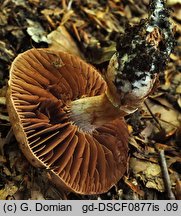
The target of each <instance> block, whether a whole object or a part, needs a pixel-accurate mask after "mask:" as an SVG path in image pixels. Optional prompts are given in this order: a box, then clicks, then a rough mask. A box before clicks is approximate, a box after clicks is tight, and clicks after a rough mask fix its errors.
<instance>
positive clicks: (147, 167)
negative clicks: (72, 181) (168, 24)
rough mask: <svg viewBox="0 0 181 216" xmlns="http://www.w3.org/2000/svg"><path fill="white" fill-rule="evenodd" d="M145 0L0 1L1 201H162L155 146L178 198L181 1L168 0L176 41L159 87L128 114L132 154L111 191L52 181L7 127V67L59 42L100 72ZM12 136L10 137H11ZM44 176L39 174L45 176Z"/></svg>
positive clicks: (140, 12)
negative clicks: (90, 192) (69, 188)
mask: <svg viewBox="0 0 181 216" xmlns="http://www.w3.org/2000/svg"><path fill="white" fill-rule="evenodd" d="M148 3H149V1H148V0H135V1H132V0H130V1H116V0H110V1H95V0H93V1H82V0H76V1H68V0H62V1H56V0H50V1H43V0H28V1H25V0H18V1H14V0H7V1H3V2H0V6H1V10H0V23H1V24H0V25H1V29H0V53H1V55H0V199H149V198H151V199H167V191H166V190H165V184H164V179H163V173H162V170H161V163H160V157H159V151H160V150H164V153H165V159H166V162H167V167H168V172H169V176H170V180H171V189H172V191H173V193H174V195H175V198H176V199H181V192H180V191H181V189H180V188H181V186H180V185H181V183H180V175H181V172H180V170H181V159H180V158H181V157H180V156H181V151H180V147H181V112H180V111H181V96H180V94H181V73H180V68H181V64H180V63H181V59H180V45H179V44H180V42H181V37H180V34H181V24H180V18H179V17H180V11H181V10H180V8H181V7H180V6H181V2H180V0H169V1H168V5H169V6H170V7H171V8H172V9H173V10H174V11H173V12H172V18H171V19H172V22H173V23H174V25H175V26H176V28H175V37H176V39H177V41H178V44H177V47H176V49H175V51H174V53H173V54H172V55H171V60H170V63H169V64H168V66H167V69H166V70H165V71H164V72H163V73H162V74H161V76H160V84H159V87H158V89H157V90H156V91H155V92H154V94H153V95H151V96H150V97H149V98H148V99H147V101H146V104H145V105H143V106H142V107H141V108H140V109H139V110H138V111H137V112H136V113H134V114H132V115H130V116H127V117H126V121H127V123H128V125H129V130H130V134H131V137H130V142H129V147H130V160H129V166H128V171H127V173H126V175H125V176H124V178H123V179H121V180H120V181H119V182H118V184H117V185H115V186H114V187H113V188H112V189H111V190H110V191H109V192H107V193H105V194H101V195H94V196H83V195H78V194H74V193H69V194H67V193H64V192H62V191H60V190H59V189H57V188H56V187H54V186H53V185H51V184H50V183H49V182H48V180H45V179H48V171H47V170H38V169H35V168H34V167H32V166H31V165H30V164H29V163H28V162H27V160H26V159H25V158H24V156H23V155H22V153H21V151H20V150H19V148H18V144H17V142H16V140H15V138H14V136H13V133H12V132H11V133H9V132H10V123H9V118H8V114H7V110H6V100H5V95H6V86H7V80H8V74H9V68H10V65H11V62H12V61H13V59H14V58H15V57H16V55H18V53H20V52H23V51H25V50H28V49H30V48H32V47H46V48H56V49H59V50H63V51H66V52H70V53H73V54H75V55H78V56H80V57H81V58H84V59H85V60H86V61H87V62H89V63H91V64H93V65H94V66H95V67H97V68H98V69H99V71H100V72H102V73H104V70H106V66H107V63H108V61H109V60H110V58H111V56H112V55H113V53H114V52H115V47H116V42H117V40H118V38H119V35H120V34H122V33H124V29H125V27H126V26H127V25H128V24H129V25H133V24H135V23H138V22H139V21H140V19H142V18H145V17H146V15H147V7H148ZM8 133H9V134H11V135H8ZM42 176H43V177H42Z"/></svg>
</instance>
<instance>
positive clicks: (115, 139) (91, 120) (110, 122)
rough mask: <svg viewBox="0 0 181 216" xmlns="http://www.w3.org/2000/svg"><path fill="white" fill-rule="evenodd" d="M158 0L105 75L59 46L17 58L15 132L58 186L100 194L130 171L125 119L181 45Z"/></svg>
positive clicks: (11, 102) (11, 99)
mask: <svg viewBox="0 0 181 216" xmlns="http://www.w3.org/2000/svg"><path fill="white" fill-rule="evenodd" d="M153 2H154V1H153ZM158 2H161V3H160V4H153V3H152V4H151V8H152V9H151V10H152V13H151V14H150V17H149V19H148V20H147V21H145V22H144V23H140V26H139V27H138V26H137V27H133V28H132V29H131V30H128V32H127V33H126V34H125V35H124V36H123V37H122V38H121V39H120V44H119V46H118V48H117V50H118V51H117V52H116V54H115V55H114V56H113V57H112V59H111V61H110V64H109V66H108V71H107V74H106V76H105V80H104V79H103V78H102V77H101V75H100V74H99V73H98V71H96V70H95V69H94V68H93V67H92V66H91V65H89V64H87V63H85V62H84V61H83V60H81V59H80V58H78V57H76V56H73V55H70V54H67V53H63V52H57V51H54V50H48V49H31V50H29V51H26V52H24V53H23V54H20V55H18V57H17V58H16V59H15V60H14V62H13V64H12V66H11V70H10V80H9V89H8V94H7V106H8V112H9V116H10V121H11V122H12V127H13V130H14V133H15V136H16V138H17V140H18V142H19V143H20V147H21V149H22V151H23V153H24V154H25V156H26V157H27V159H28V160H29V161H30V162H31V163H32V164H33V165H34V166H36V167H45V168H47V169H49V170H50V174H51V178H52V181H53V182H54V183H55V184H56V185H60V186H61V187H64V188H65V189H68V190H71V191H74V192H77V193H81V194H98V193H103V192H106V191H107V190H108V189H109V188H111V186H112V185H114V184H115V183H116V182H117V181H118V180H119V179H120V178H121V177H122V175H123V174H124V173H125V171H126V167H127V166H126V165H127V158H128V138H129V134H128V130H127V126H126V123H125V122H124V119H123V117H124V116H125V115H126V114H129V113H131V112H134V111H135V110H136V109H137V108H138V106H139V105H140V104H141V103H142V102H143V101H144V100H145V99H146V98H147V96H148V95H149V94H150V93H151V91H152V89H153V88H154V85H155V82H156V79H157V73H158V72H159V71H160V70H162V69H163V66H165V62H166V61H167V59H168V56H169V54H170V52H171V50H172V47H173V43H172V41H171V40H172V34H171V28H170V23H169V22H168V19H167V18H168V17H166V18H165V19H164V22H166V23H167V26H164V27H161V26H160V24H159V22H157V21H158V20H157V21H154V20H155V19H154V18H155V17H153V14H154V16H158V13H155V11H156V12H158V11H159V10H160V11H162V10H165V5H164V3H163V2H162V1H158ZM158 8H159V10H158ZM155 14H156V15H155ZM162 15H163V14H162ZM157 18H158V19H160V18H159V16H158V17H157ZM162 18H163V16H162ZM139 29H140V30H139ZM156 29H157V30H156ZM155 31H158V32H159V35H160V37H159V36H153V34H154V33H155ZM126 38H129V40H128V43H127V44H126ZM170 38H171V39H170ZM151 54H152V57H150V55H151ZM138 55H140V59H139V56H138ZM144 58H148V59H147V62H146V64H143V59H144ZM157 59H158V60H157ZM160 59H161V60H162V61H161V60H160ZM131 68H132V71H131ZM130 73H131V74H130Z"/></svg>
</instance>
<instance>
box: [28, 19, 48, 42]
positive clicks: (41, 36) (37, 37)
mask: <svg viewBox="0 0 181 216" xmlns="http://www.w3.org/2000/svg"><path fill="white" fill-rule="evenodd" d="M26 21H27V23H28V28H27V33H28V34H29V35H30V36H31V38H32V40H33V41H35V42H36V43H40V42H45V43H50V41H49V39H48V38H47V33H46V31H45V30H44V29H43V27H42V26H41V24H40V23H39V22H35V21H33V20H30V19H26Z"/></svg>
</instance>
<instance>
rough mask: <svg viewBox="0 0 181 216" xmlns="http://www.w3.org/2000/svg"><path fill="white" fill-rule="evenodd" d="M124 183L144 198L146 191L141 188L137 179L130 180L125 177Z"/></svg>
mask: <svg viewBox="0 0 181 216" xmlns="http://www.w3.org/2000/svg"><path fill="white" fill-rule="evenodd" d="M124 182H125V183H126V184H127V185H128V186H129V187H130V188H131V190H133V191H134V192H135V193H137V194H139V195H140V196H142V197H143V196H144V191H143V190H141V189H140V188H139V185H138V183H137V181H136V179H133V180H129V179H128V178H127V177H126V176H124Z"/></svg>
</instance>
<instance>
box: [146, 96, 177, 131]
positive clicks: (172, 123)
mask: <svg viewBox="0 0 181 216" xmlns="http://www.w3.org/2000/svg"><path fill="white" fill-rule="evenodd" d="M157 100H159V102H160V104H162V105H159V104H155V103H153V102H151V101H150V100H147V104H148V106H149V108H150V110H151V111H152V113H153V114H154V115H157V116H160V117H159V118H158V117H157V119H158V120H159V122H160V124H161V126H162V128H163V129H165V131H166V133H169V132H170V131H173V130H174V129H176V128H177V127H179V126H180V123H181V113H180V112H179V111H177V110H176V109H175V108H174V107H173V106H172V104H170V103H169V102H168V101H167V100H166V99H164V98H162V99H161V98H160V99H158V98H157ZM144 110H145V111H146V110H147V108H146V107H144ZM147 112H148V111H147Z"/></svg>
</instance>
